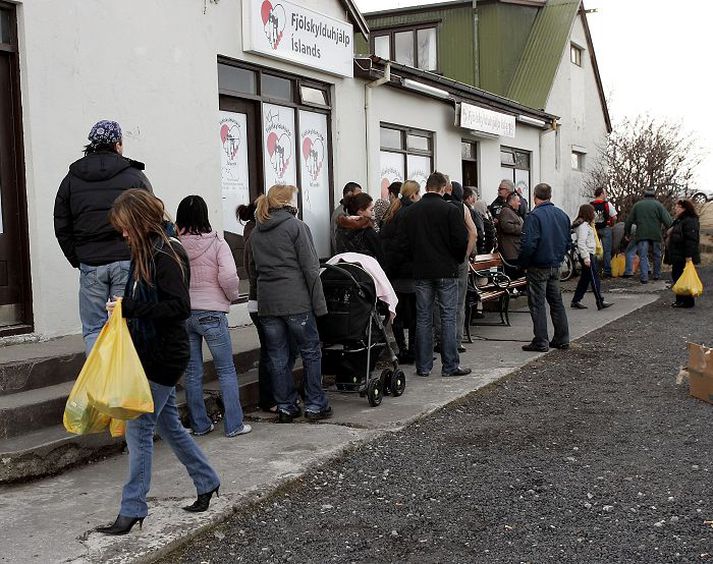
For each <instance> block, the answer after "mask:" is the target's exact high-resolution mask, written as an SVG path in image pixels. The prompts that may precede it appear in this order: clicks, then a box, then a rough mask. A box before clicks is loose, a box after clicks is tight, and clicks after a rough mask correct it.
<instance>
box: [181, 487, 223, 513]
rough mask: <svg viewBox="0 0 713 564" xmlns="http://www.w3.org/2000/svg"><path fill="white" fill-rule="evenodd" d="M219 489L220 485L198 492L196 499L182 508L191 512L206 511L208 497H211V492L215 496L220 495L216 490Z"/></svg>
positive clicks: (208, 502)
mask: <svg viewBox="0 0 713 564" xmlns="http://www.w3.org/2000/svg"><path fill="white" fill-rule="evenodd" d="M219 489H220V486H218V487H217V488H215V489H214V490H211V491H209V492H206V493H203V494H198V499H196V500H195V501H194V502H193V503H192V504H191V505H187V506H186V507H184V508H183V509H184V510H185V511H190V512H191V513H202V512H203V511H206V510H207V509H208V506H209V505H210V498H211V497H213V494H215V497H220V493H219V492H218V490H219Z"/></svg>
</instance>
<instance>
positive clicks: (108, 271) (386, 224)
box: [54, 120, 700, 534]
mask: <svg viewBox="0 0 713 564" xmlns="http://www.w3.org/2000/svg"><path fill="white" fill-rule="evenodd" d="M88 140H89V144H88V145H87V146H86V147H85V155H84V157H82V158H81V159H79V160H78V161H77V162H75V163H73V164H72V165H71V166H70V168H69V172H68V174H67V176H66V177H65V179H64V180H63V181H62V184H61V186H60V188H59V191H58V194H57V198H56V201H55V211H54V219H55V231H56V236H57V239H58V241H59V243H60V246H61V248H62V251H63V252H64V254H65V256H66V257H67V259H68V261H69V262H70V264H72V266H74V267H77V268H79V271H80V291H79V303H80V318H81V321H82V329H83V335H84V339H85V344H86V350H87V353H89V352H90V351H91V348H92V346H93V344H94V342H95V340H96V337H97V335H98V333H99V331H100V330H101V327H102V326H103V324H104V323H105V322H106V320H107V317H108V315H109V314H110V313H111V311H113V309H114V307H115V305H116V303H117V300H118V299H120V298H121V299H122V300H123V302H122V314H123V315H124V317H126V318H127V320H128V326H129V330H130V334H131V337H132V340H133V342H134V345H135V347H136V350H137V353H138V356H139V359H140V361H141V363H142V365H143V367H144V370H145V372H146V375H147V378H148V380H149V384H150V388H151V393H152V396H153V400H154V405H155V409H154V412H153V413H148V414H144V415H142V416H140V417H139V418H137V419H135V420H131V421H128V422H127V423H126V442H127V446H128V449H129V477H128V479H127V482H126V484H125V485H124V489H123V492H122V500H121V506H120V510H119V515H118V516H117V518H116V520H115V522H114V523H113V524H111V525H108V526H106V527H100V528H99V529H98V530H99V531H101V532H104V533H106V534H126V533H128V532H129V531H130V530H131V529H132V527H133V526H134V525H135V524H136V523H138V524H139V526H141V524H142V523H143V520H144V518H145V517H146V515H147V513H148V505H147V496H148V492H149V488H150V484H151V466H152V451H153V435H154V433H155V432H158V434H159V435H160V436H161V437H162V438H163V439H164V440H165V441H166V442H167V444H168V445H169V446H170V448H171V449H172V450H173V452H174V453H175V455H176V457H177V458H178V459H179V460H180V462H181V463H182V464H183V465H184V466H185V468H186V470H187V472H188V474H189V475H190V476H191V478H192V480H193V483H194V486H195V488H196V495H197V497H196V500H195V502H194V503H192V504H191V505H188V506H186V507H184V509H185V510H186V511H189V512H200V511H205V510H207V509H208V507H209V505H210V501H211V499H212V497H213V495H218V492H219V488H220V478H219V477H218V475H217V474H216V472H215V470H214V469H213V468H212V467H211V465H210V463H209V461H208V460H207V458H206V456H205V454H204V453H203V452H202V451H201V449H200V448H199V447H198V445H197V444H196V442H195V440H194V438H193V437H192V436H191V435H193V436H201V435H205V434H207V433H210V432H212V431H214V430H215V423H214V422H213V421H212V420H211V418H210V417H209V416H208V414H207V412H206V407H205V403H204V400H203V356H202V345H203V342H204V341H205V343H206V344H207V346H208V348H209V349H210V351H211V354H212V357H213V360H214V364H215V368H216V372H217V375H218V382H219V384H220V389H221V395H222V399H223V404H224V408H225V416H224V420H223V432H224V434H225V436H226V437H228V438H234V437H239V436H241V435H245V434H247V433H250V432H251V430H252V429H251V426H250V425H248V424H247V423H245V422H244V417H243V411H242V407H241V402H240V395H239V386H238V374H237V372H236V370H235V365H234V362H233V350H232V342H231V337H230V333H229V330H228V322H227V313H228V312H229V310H230V305H231V304H232V303H234V302H235V301H236V300H237V299H238V275H237V270H236V265H235V261H234V259H233V256H232V254H231V251H230V248H229V247H228V245H227V243H226V242H225V240H224V239H223V237H222V236H221V235H220V234H219V233H218V232H216V231H215V230H213V228H212V226H211V224H210V221H209V213H208V207H207V205H206V202H205V201H204V200H203V198H202V197H200V196H198V195H190V196H187V197H186V198H184V199H183V200H182V201H181V203H180V205H179V207H178V210H177V214H176V223H175V224H174V223H172V222H171V221H170V219H169V216H168V214H167V213H166V210H165V209H164V205H163V202H162V201H161V200H160V199H158V198H157V197H156V196H154V194H153V192H152V187H151V184H150V182H149V181H148V179H147V177H146V176H145V175H144V173H143V172H142V171H143V169H144V166H143V165H142V164H141V163H138V162H137V161H132V160H130V159H127V158H126V157H124V156H123V149H124V145H123V137H122V132H121V128H120V126H119V124H118V123H116V122H112V121H107V120H104V121H101V122H98V123H97V124H95V125H94V127H92V129H91V131H90V133H89V136H88ZM421 188H422V187H421V186H420V185H419V184H418V183H417V182H415V181H413V180H407V181H405V182H403V183H394V184H392V185H391V186H390V187H389V191H388V192H389V199H388V201H387V200H380V201H379V202H377V204H378V205H379V206H378V208H377V211H378V216H379V217H378V218H377V217H376V214H375V203H374V201H373V199H372V197H371V196H370V195H369V194H367V193H366V192H363V191H362V189H361V186H360V185H359V184H357V183H355V182H350V183H348V184H347V185H346V186H345V187H344V190H343V200H342V201H341V202H340V204H339V205H338V206H337V208H336V209H335V210H334V213H333V214H332V223H331V229H332V230H331V238H332V245H333V250H334V251H335V253H344V252H349V253H360V254H363V255H368V256H370V257H372V258H374V259H376V261H378V263H379V264H380V265H381V267H382V269H383V271H384V272H385V274H386V277H387V278H388V280H389V281H390V283H391V284H392V286H393V289H394V290H395V292H396V295H397V297H398V302H399V303H398V306H397V307H396V317H395V319H394V322H393V332H394V336H395V339H396V343H397V346H398V349H399V352H398V358H399V361H400V362H401V363H403V364H410V363H413V364H415V371H416V374H417V375H418V376H421V377H429V376H430V374H431V372H432V370H433V366H434V356H433V354H434V351H435V352H438V353H440V356H441V376H442V377H453V376H464V375H467V374H469V373H470V372H471V369H470V368H468V367H464V366H462V365H461V362H460V353H462V352H464V351H465V348H464V347H463V345H462V331H463V325H464V312H465V295H466V290H467V281H468V275H469V261H470V259H471V257H472V256H473V255H474V254H476V253H490V252H493V251H495V250H498V251H499V252H500V253H501V255H502V257H503V259H504V263H505V265H506V267H507V273H508V274H509V275H510V276H512V277H521V276H522V275H523V273H524V275H525V276H526V279H527V295H528V305H529V309H530V314H531V317H532V322H533V333H534V337H533V339H532V341H531V342H530V343H528V344H526V345H524V346H523V347H522V348H523V349H524V350H526V351H546V350H548V349H549V348H551V347H553V348H559V349H567V348H568V347H569V338H570V335H569V325H568V320H567V314H566V311H565V308H564V305H563V303H562V295H561V291H560V285H559V284H560V278H559V268H560V264H561V263H562V260H563V258H564V254H565V253H566V252H567V249H568V248H569V246H570V245H571V244H572V239H571V228H573V229H574V232H575V244H576V247H577V252H578V256H579V259H580V260H581V262H582V266H583V270H582V276H581V278H580V280H579V284H578V286H577V289H576V291H575V294H574V297H573V300H572V307H575V308H577V309H583V308H585V306H584V305H583V304H582V303H581V299H582V298H583V296H584V294H585V292H586V291H587V288H588V287H589V286H591V288H592V291H593V293H594V296H595V301H596V304H597V307H598V309H603V308H606V307H609V306H610V305H611V304H610V303H607V302H606V301H605V300H604V299H603V297H602V294H601V286H600V282H599V277H598V269H597V240H598V239H600V240H601V242H602V243H603V244H604V245H603V246H604V252H605V253H607V251H608V252H609V254H610V253H611V244H608V245H607V244H606V243H605V241H607V240H608V239H610V238H611V237H610V235H611V233H608V231H607V230H610V228H611V222H612V220H613V219H614V218H616V211H615V210H614V209H613V206H610V204H609V203H608V202H607V200H606V194H605V192H604V191H599V192H598V193H596V194H595V195H596V197H597V200H595V201H594V202H592V204H585V205H583V206H581V208H580V210H579V214H578V217H577V219H576V220H575V222H574V224H573V225H572V226H570V221H569V218H568V216H567V215H566V214H565V213H564V212H563V211H562V210H560V209H559V208H557V207H556V206H555V205H554V204H553V203H552V201H551V198H552V188H551V187H550V186H549V185H547V184H545V183H541V184H538V185H537V186H536V187H535V188H534V191H533V194H534V203H535V207H534V208H533V209H532V210H531V211H529V212H528V207H527V202H526V201H525V198H523V197H522V194H521V193H520V192H518V190H517V189H516V188H515V186H514V185H513V184H512V182H510V181H509V180H503V181H502V182H501V183H500V186H499V189H498V197H497V198H496V201H495V202H493V204H492V205H491V206H490V207H488V206H486V205H485V204H484V203H483V202H482V201H480V200H478V195H477V190H476V189H475V188H474V187H469V186H466V187H462V186H461V185H460V184H459V183H458V182H455V181H451V180H450V179H449V178H448V177H447V176H446V175H444V174H442V173H440V172H433V173H432V174H431V175H430V176H429V177H428V179H427V180H426V183H425V186H424V187H423V188H424V191H423V192H422V190H421ZM297 192H298V189H297V187H295V186H291V185H275V186H272V187H271V188H270V189H269V190H268V191H267V193H266V194H263V195H261V196H260V197H259V198H257V200H256V201H255V202H252V203H250V204H248V205H243V206H240V207H239V208H238V209H237V210H236V215H237V217H238V219H239V221H241V222H242V223H243V224H244V234H243V237H244V240H245V253H244V263H245V268H246V270H247V272H248V278H249V282H250V292H249V301H248V311H249V313H250V317H251V319H252V321H253V323H254V325H255V328H256V331H257V333H258V338H259V341H260V348H261V350H260V362H259V385H260V399H259V404H260V407H261V408H262V409H263V410H265V411H269V412H272V413H275V414H276V417H277V421H278V422H280V423H291V422H293V421H294V420H295V419H296V418H298V417H301V416H302V415H304V417H305V418H306V419H307V420H310V421H318V420H322V419H326V418H329V417H330V416H331V415H332V408H331V406H330V404H329V400H328V398H327V396H326V394H325V392H324V390H323V388H322V381H321V376H322V370H321V349H320V336H319V332H318V329H317V321H316V319H317V318H318V317H320V316H322V315H325V314H326V313H327V303H326V300H325V296H324V292H323V289H322V284H321V279H320V268H321V267H320V260H319V257H318V255H317V252H316V250H315V245H314V242H313V239H312V233H311V232H310V229H309V227H308V226H307V225H306V224H305V223H304V222H302V221H301V220H300V219H299V218H298V217H297V216H298V209H297V201H298V199H297ZM106 210H110V211H109V213H108V214H107V213H106ZM675 212H676V218H675V220H674V219H672V218H671V217H670V215H668V212H667V211H666V210H665V209H664V208H663V206H661V204H660V203H659V202H658V201H657V200H656V199H655V198H654V197H653V194H650V193H646V194H645V198H644V200H642V201H641V202H638V203H637V204H636V205H635V206H634V208H633V209H632V211H631V213H630V214H629V217H628V218H627V221H626V228H625V231H626V234H627V235H629V234H630V233H632V232H633V231H634V226H635V227H636V231H635V233H636V236H635V237H636V239H635V240H636V245H637V250H638V252H639V254H640V255H641V262H642V265H641V269H642V275H641V276H642V278H641V281H642V282H644V283H645V282H646V281H647V276H648V266H647V264H646V262H645V261H646V259H645V257H646V256H647V255H648V249H649V247H651V248H652V249H653V253H654V265H653V271H654V277H655V278H657V277H658V276H660V261H659V257H660V255H661V252H660V249H661V241H662V234H661V227H665V228H668V231H667V232H666V239H665V240H666V260H667V262H669V263H670V264H671V265H672V275H673V278H674V281H675V280H676V279H677V278H678V277H679V276H681V273H682V272H683V270H684V267H685V265H686V263H688V262H693V263H697V262H698V261H699V260H700V257H699V251H698V246H699V225H698V217H697V214H696V211H695V208H694V207H693V205H692V204H691V202H690V201H688V200H679V201H678V202H677V203H676V207H675ZM605 256H606V254H605ZM657 261H658V262H657ZM604 264H605V265H606V264H608V263H607V259H606V258H605V259H604ZM606 268H607V267H606V266H605V267H604V271H605V274H606V272H607V271H606ZM679 298H680V299H679ZM679 298H677V300H676V302H675V303H674V306H675V307H681V308H689V307H693V305H694V300H693V298H689V297H685V296H684V297H679ZM545 303H547V304H548V305H549V309H550V316H551V318H552V323H553V325H554V334H553V336H552V338H551V339H550V338H549V335H548V328H547V317H546V316H547V314H546V307H545ZM434 339H435V345H434ZM297 356H300V357H301V359H302V365H303V367H304V378H303V381H304V400H303V401H302V402H301V401H300V398H299V395H298V393H297V390H296V388H295V383H294V378H293V375H292V369H293V366H294V363H295V360H296V358H297ZM182 376H183V377H184V386H185V389H186V398H187V405H188V410H189V415H190V433H189V431H188V430H187V429H185V428H184V427H183V425H182V424H181V422H180V419H179V416H178V410H177V408H176V399H175V398H176V389H175V386H176V384H177V382H178V381H179V379H180V378H181V377H182Z"/></svg>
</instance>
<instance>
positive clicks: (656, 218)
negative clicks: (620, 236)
mask: <svg viewBox="0 0 713 564" xmlns="http://www.w3.org/2000/svg"><path fill="white" fill-rule="evenodd" d="M672 222H673V219H672V218H671V214H669V213H668V211H666V208H665V207H663V205H662V204H661V202H659V201H658V200H657V199H656V198H652V197H645V198H644V199H643V200H640V201H638V202H636V203H635V204H634V207H633V208H631V211H630V212H629V217H627V218H626V226H625V227H624V229H625V232H626V234H627V235H630V234H631V226H632V225H636V234H635V236H634V237H635V239H636V241H643V240H650V241H661V226H662V225H663V226H664V227H670V226H671V223H672Z"/></svg>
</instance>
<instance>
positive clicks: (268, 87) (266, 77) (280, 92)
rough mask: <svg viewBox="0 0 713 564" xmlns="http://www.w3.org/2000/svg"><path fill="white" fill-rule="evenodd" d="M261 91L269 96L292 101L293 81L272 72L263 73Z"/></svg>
mask: <svg viewBox="0 0 713 564" xmlns="http://www.w3.org/2000/svg"><path fill="white" fill-rule="evenodd" d="M261 93H262V95H263V96H265V97H267V98H277V99H278V100H287V101H290V102H291V101H292V81H290V80H288V79H286V78H280V77H279V76H273V75H271V74H263V75H262V90H261Z"/></svg>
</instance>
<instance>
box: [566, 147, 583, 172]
mask: <svg viewBox="0 0 713 564" xmlns="http://www.w3.org/2000/svg"><path fill="white" fill-rule="evenodd" d="M575 155H576V157H577V166H576V167H574V166H572V164H574V163H573V162H572V160H573V157H574V156H575ZM586 156H587V153H585V152H582V151H577V150H576V149H572V153H571V156H570V167H571V168H572V170H574V171H576V172H584V168H585V159H586Z"/></svg>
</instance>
